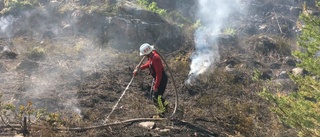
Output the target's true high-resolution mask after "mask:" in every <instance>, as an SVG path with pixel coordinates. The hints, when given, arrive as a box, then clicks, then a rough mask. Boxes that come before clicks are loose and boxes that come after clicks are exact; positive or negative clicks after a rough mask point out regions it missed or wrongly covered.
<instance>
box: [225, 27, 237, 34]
mask: <svg viewBox="0 0 320 137" xmlns="http://www.w3.org/2000/svg"><path fill="white" fill-rule="evenodd" d="M223 34H225V35H231V36H234V35H236V30H235V29H233V28H226V29H224V30H223Z"/></svg>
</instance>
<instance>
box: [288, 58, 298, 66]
mask: <svg viewBox="0 0 320 137" xmlns="http://www.w3.org/2000/svg"><path fill="white" fill-rule="evenodd" d="M286 64H287V65H289V66H291V67H295V66H296V61H295V60H293V59H289V60H287V61H286Z"/></svg>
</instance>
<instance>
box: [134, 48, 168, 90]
mask: <svg viewBox="0 0 320 137" xmlns="http://www.w3.org/2000/svg"><path fill="white" fill-rule="evenodd" d="M152 53H153V56H152V57H150V58H148V61H147V62H146V63H145V64H143V65H142V66H141V67H140V69H141V70H144V69H146V68H149V69H150V74H151V75H152V76H153V78H155V84H154V89H158V87H159V85H160V82H161V79H162V73H163V71H164V68H163V65H162V62H161V59H160V56H159V54H158V53H157V52H156V51H152Z"/></svg>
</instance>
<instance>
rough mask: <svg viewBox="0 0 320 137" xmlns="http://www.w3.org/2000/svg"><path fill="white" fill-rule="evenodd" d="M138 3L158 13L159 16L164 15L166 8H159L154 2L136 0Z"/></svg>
mask: <svg viewBox="0 0 320 137" xmlns="http://www.w3.org/2000/svg"><path fill="white" fill-rule="evenodd" d="M138 3H139V5H141V6H142V7H143V8H145V9H147V10H149V11H152V12H154V13H157V14H159V15H160V16H161V17H164V16H166V14H167V10H165V9H161V8H159V7H158V5H157V3H156V2H151V3H149V1H148V0H138Z"/></svg>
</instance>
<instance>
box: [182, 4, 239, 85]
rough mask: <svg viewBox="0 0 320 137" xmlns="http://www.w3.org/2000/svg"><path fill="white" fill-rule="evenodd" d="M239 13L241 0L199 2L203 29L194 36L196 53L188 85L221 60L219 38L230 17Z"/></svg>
mask: <svg viewBox="0 0 320 137" xmlns="http://www.w3.org/2000/svg"><path fill="white" fill-rule="evenodd" d="M239 11H241V4H240V0H223V1H222V0H199V11H198V18H199V19H200V20H201V27H199V28H198V29H197V30H196V31H195V34H194V39H195V51H194V53H192V55H191V65H190V72H189V75H188V79H187V80H186V83H187V84H190V83H191V82H193V81H194V80H195V78H196V77H197V76H198V75H200V74H203V73H204V72H207V71H208V70H209V69H210V68H212V67H213V66H214V64H215V63H216V62H217V61H219V60H220V54H219V47H218V42H217V36H218V35H219V33H220V32H221V30H223V29H224V27H226V26H227V24H226V23H227V22H228V21H230V19H229V16H230V15H231V14H233V13H235V12H239ZM228 19H229V20H228Z"/></svg>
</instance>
